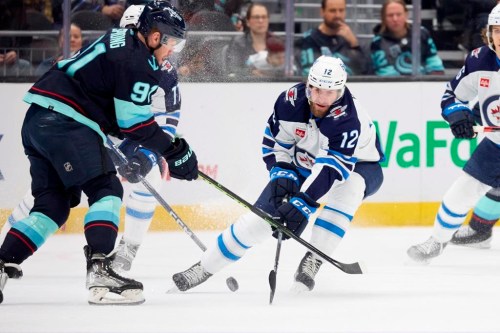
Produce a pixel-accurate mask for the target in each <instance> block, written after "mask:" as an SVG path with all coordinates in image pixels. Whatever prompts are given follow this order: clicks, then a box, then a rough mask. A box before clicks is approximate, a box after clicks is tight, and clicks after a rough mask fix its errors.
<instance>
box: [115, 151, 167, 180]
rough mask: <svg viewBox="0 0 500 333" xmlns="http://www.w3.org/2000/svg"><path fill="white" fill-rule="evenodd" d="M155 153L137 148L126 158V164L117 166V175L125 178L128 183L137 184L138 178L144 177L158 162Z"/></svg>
mask: <svg viewBox="0 0 500 333" xmlns="http://www.w3.org/2000/svg"><path fill="white" fill-rule="evenodd" d="M157 161H158V157H157V156H156V154H155V153H153V152H152V151H150V150H147V149H145V148H142V147H141V148H138V149H137V150H136V151H135V152H134V154H133V155H132V156H130V157H128V163H127V164H122V165H119V166H118V173H119V174H120V175H122V176H123V177H125V178H126V179H127V180H128V181H129V183H138V182H139V181H140V176H142V177H145V176H146V175H147V174H148V173H149V172H150V171H151V169H152V168H153V166H155V165H156V164H157V163H158V162H157Z"/></svg>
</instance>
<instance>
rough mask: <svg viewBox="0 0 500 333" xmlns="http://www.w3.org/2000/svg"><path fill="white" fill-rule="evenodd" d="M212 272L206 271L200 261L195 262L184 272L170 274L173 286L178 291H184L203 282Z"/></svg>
mask: <svg viewBox="0 0 500 333" xmlns="http://www.w3.org/2000/svg"><path fill="white" fill-rule="evenodd" d="M211 276H212V274H210V273H209V272H207V271H206V270H205V269H204V268H203V266H201V263H200V262H197V263H196V264H194V265H193V266H191V267H190V268H188V269H187V270H185V271H184V272H180V273H176V274H174V275H173V276H172V279H173V280H174V283H175V286H176V287H177V288H178V289H179V290H180V291H186V290H189V289H191V288H194V287H196V286H197V285H199V284H201V283H203V282H205V281H206V280H207V279H208V278H209V277H211Z"/></svg>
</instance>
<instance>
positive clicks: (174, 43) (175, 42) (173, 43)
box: [160, 34, 186, 53]
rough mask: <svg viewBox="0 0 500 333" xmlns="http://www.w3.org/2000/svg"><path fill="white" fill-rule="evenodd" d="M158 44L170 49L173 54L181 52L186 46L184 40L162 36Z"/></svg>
mask: <svg viewBox="0 0 500 333" xmlns="http://www.w3.org/2000/svg"><path fill="white" fill-rule="evenodd" d="M160 42H161V43H162V44H164V45H166V46H168V47H171V48H172V49H173V51H174V52H175V53H179V52H181V51H182V49H183V48H184V46H185V45H186V40H185V39H181V38H176V37H172V36H168V35H165V34H164V35H162V36H161V40H160Z"/></svg>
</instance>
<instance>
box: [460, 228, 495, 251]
mask: <svg viewBox="0 0 500 333" xmlns="http://www.w3.org/2000/svg"><path fill="white" fill-rule="evenodd" d="M492 236H493V232H492V230H491V229H490V230H488V231H484V232H478V231H476V230H474V229H472V228H471V227H470V226H469V225H464V226H461V227H460V229H458V230H457V231H456V232H455V233H454V234H453V237H452V238H451V241H450V242H451V243H452V244H455V245H462V246H469V247H475V248H478V249H489V248H490V247H491V239H492Z"/></svg>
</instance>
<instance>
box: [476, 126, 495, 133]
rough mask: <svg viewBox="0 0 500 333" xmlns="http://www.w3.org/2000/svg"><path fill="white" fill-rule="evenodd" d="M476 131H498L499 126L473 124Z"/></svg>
mask: <svg viewBox="0 0 500 333" xmlns="http://www.w3.org/2000/svg"><path fill="white" fill-rule="evenodd" d="M474 132H476V133H488V132H500V126H474Z"/></svg>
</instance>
